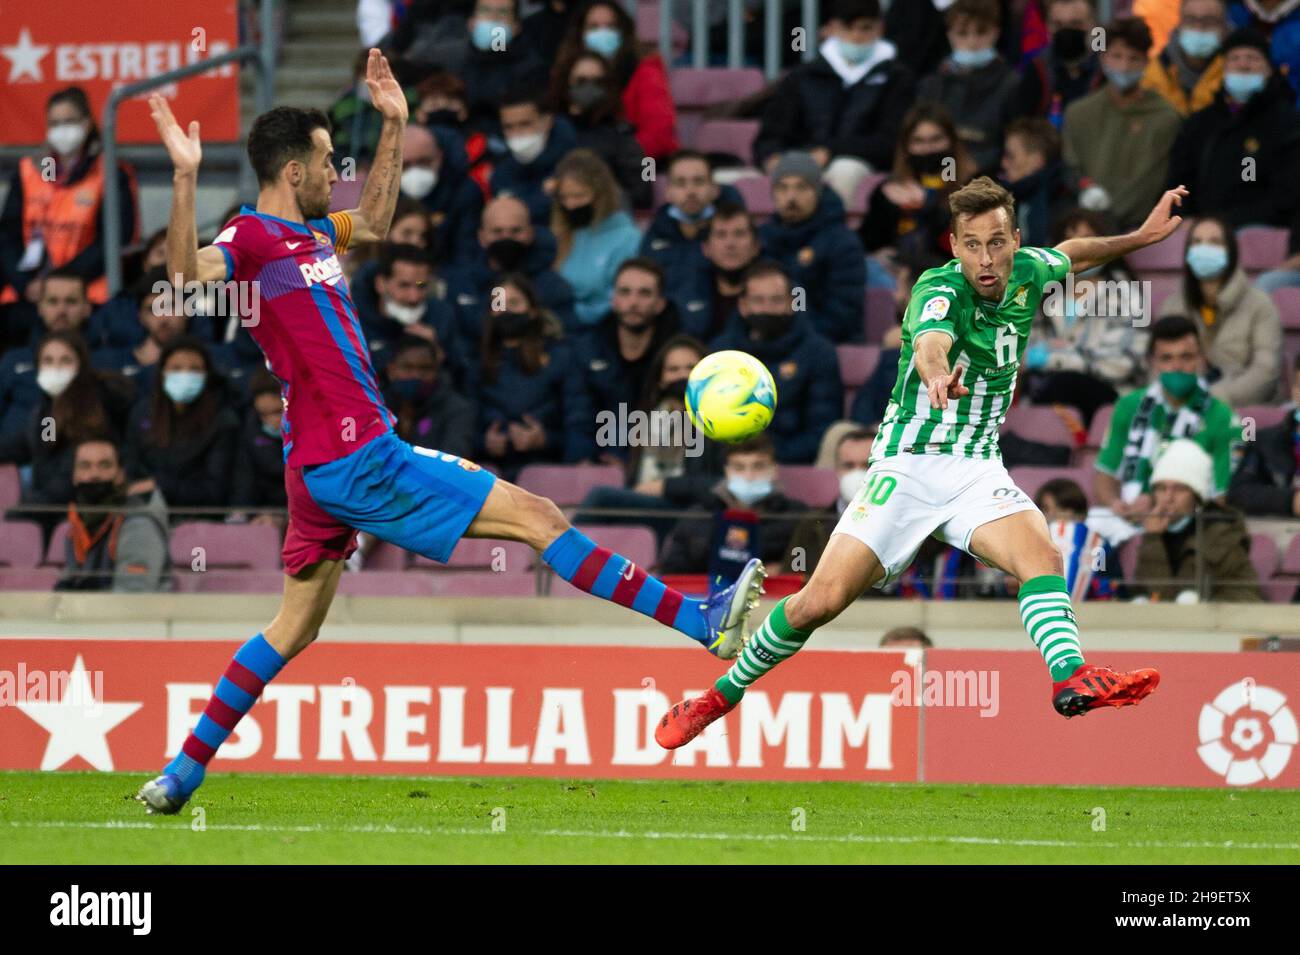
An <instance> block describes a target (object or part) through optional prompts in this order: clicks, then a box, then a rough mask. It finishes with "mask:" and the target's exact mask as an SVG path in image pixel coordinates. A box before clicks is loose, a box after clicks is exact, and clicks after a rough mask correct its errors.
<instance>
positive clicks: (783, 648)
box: [714, 597, 813, 703]
mask: <svg viewBox="0 0 1300 955" xmlns="http://www.w3.org/2000/svg"><path fill="white" fill-rule="evenodd" d="M789 599H790V598H789V597H784V598H782V599H781V602H780V603H778V604H777V605H776V607H775V608H774V609H773V610H772V612H771V613H770V614H768V615H767V619H766V620H764V621H763V623H762V624H761V625H760V626H759V628H758V629H757V630H755V631H754V635H753V636H752V637H750V638H749V642H748V643H746V644H745V648H744V649H743V650H741V651H740V656H738V657H736V662H735V663H733V664H732V665H731V669H730V670H728V671H727V672H726V673H724V674H723V675H722V676H720V677H718V681H717V683H715V684H714V686H716V687H717V688H718V692H719V693H721V694H722V695H723V696H725V697H726V698H727V701H728V702H730V703H739V702H740V698H741V697H742V696H744V695H745V691H746V690H747V689H749V685H750V684H751V683H753V682H754V681H755V680H757V679H758V678H759V677H760V676H762V675H763V674H764V673H766V672H767V671H768V670H770V669H772V667H774V666H776V665H777V664H778V663H780V662H781V661H782V660H786V659H789V658H790V657H792V656H794V655H795V654H796V653H798V652H799V650H800V649H801V648H802V647H803V645H804V643H805V641H807V639H808V638H809V637H811V636H812V635H813V632H812V631H811V630H796V629H795V628H794V627H792V626H790V623H789V621H787V620H786V619H785V602H786V601H787V600H789Z"/></svg>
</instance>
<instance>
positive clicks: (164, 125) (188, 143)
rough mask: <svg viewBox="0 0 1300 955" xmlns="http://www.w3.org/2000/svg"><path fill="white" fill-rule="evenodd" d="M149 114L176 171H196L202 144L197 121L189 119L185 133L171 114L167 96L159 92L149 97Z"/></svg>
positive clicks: (200, 159) (200, 157)
mask: <svg viewBox="0 0 1300 955" xmlns="http://www.w3.org/2000/svg"><path fill="white" fill-rule="evenodd" d="M149 115H151V116H152V117H153V121H154V124H155V125H156V126H157V127H158V136H159V138H161V139H162V143H163V145H164V146H166V147H167V155H168V156H170V157H171V160H172V165H173V166H174V167H175V169H176V171H177V172H185V173H191V172H198V169H199V163H200V162H201V161H202V159H203V146H202V144H201V143H200V142H199V121H198V120H197V119H195V120H191V121H190V129H189V132H188V133H186V132H185V130H183V129H181V124H180V123H178V122H176V117H175V116H174V115H172V108H171V104H170V103H168V102H167V98H166V97H165V96H163V95H161V94H159V93H154V94H153V95H152V96H150V97H149Z"/></svg>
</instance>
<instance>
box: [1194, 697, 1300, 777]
mask: <svg viewBox="0 0 1300 955" xmlns="http://www.w3.org/2000/svg"><path fill="white" fill-rule="evenodd" d="M1197 729H1198V731H1199V734H1200V737H1201V745H1200V746H1199V747H1197V750H1196V752H1197V753H1199V754H1200V757H1201V761H1202V762H1204V763H1205V765H1206V766H1208V767H1209V768H1210V769H1212V770H1213V771H1214V772H1216V773H1218V774H1219V775H1221V776H1223V778H1224V780H1225V781H1226V782H1227V783H1228V785H1229V786H1249V785H1251V784H1252V783H1257V782H1259V781H1260V780H1263V779H1276V778H1277V777H1278V776H1279V775H1280V774H1281V773H1282V770H1283V769H1285V768H1286V764H1287V761H1288V760H1289V759H1290V758H1291V748H1292V747H1293V746H1295V744H1296V742H1297V741H1298V737H1297V730H1296V721H1295V716H1294V715H1292V713H1291V710H1290V709H1289V708H1288V707H1287V706H1286V697H1285V696H1283V695H1282V694H1281V693H1280V692H1278V691H1277V690H1275V689H1273V688H1272V687H1268V686H1257V685H1256V684H1255V681H1254V680H1252V679H1251V678H1250V677H1246V678H1245V679H1244V680H1241V681H1239V682H1237V683H1234V684H1232V686H1230V687H1228V688H1227V689H1225V690H1224V691H1223V692H1222V693H1220V694H1219V695H1218V696H1216V697H1215V698H1214V702H1213V703H1206V704H1205V705H1204V706H1202V707H1201V718H1200V722H1199V724H1198V727H1197Z"/></svg>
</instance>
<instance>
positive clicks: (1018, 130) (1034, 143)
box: [1002, 116, 1061, 163]
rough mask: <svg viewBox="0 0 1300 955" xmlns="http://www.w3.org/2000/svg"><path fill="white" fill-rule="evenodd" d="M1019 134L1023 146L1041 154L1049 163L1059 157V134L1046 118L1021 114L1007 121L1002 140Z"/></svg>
mask: <svg viewBox="0 0 1300 955" xmlns="http://www.w3.org/2000/svg"><path fill="white" fill-rule="evenodd" d="M1012 136H1019V137H1020V138H1021V139H1023V140H1024V141H1025V148H1027V149H1029V150H1031V151H1032V152H1036V153H1038V154H1039V155H1040V156H1043V157H1044V158H1045V159H1046V160H1047V161H1048V162H1049V163H1053V162H1056V160H1058V159H1060V158H1061V134H1060V132H1058V131H1057V129H1056V127H1055V126H1053V125H1052V124H1051V123H1050V122H1049V121H1048V120H1045V119H1043V118H1042V117H1041V116H1021V117H1020V118H1019V119H1013V120H1012V121H1011V122H1009V123H1007V129H1006V132H1005V133H1003V134H1002V138H1003V139H1004V140H1006V139H1010V138H1011V137H1012Z"/></svg>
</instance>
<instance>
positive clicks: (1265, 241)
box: [1237, 226, 1290, 272]
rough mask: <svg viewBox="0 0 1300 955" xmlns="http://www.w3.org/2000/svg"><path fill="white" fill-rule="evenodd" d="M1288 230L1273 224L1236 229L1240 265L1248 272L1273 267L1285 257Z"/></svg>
mask: <svg viewBox="0 0 1300 955" xmlns="http://www.w3.org/2000/svg"><path fill="white" fill-rule="evenodd" d="M1289 237H1290V231H1289V230H1287V229H1278V228H1275V227H1273V226H1248V227H1246V228H1244V229H1238V230H1237V250H1238V252H1239V253H1240V259H1241V267H1242V268H1244V269H1245V270H1246V271H1248V272H1263V271H1266V270H1268V269H1275V268H1277V267H1278V266H1279V265H1281V264H1282V262H1283V261H1284V260H1285V259H1286V247H1287V239H1288V238H1289Z"/></svg>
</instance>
